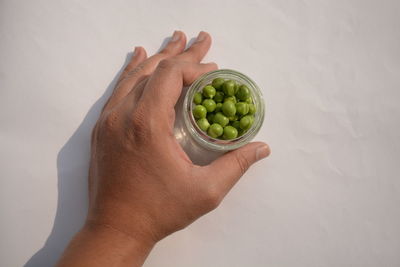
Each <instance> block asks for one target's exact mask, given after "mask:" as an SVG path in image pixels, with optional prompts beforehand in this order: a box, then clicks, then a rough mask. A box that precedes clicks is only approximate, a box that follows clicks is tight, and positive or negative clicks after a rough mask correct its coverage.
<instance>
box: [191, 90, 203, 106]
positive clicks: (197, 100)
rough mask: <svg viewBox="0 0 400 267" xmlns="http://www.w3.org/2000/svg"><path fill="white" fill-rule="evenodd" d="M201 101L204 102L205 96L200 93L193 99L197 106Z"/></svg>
mask: <svg viewBox="0 0 400 267" xmlns="http://www.w3.org/2000/svg"><path fill="white" fill-rule="evenodd" d="M201 101H203V95H202V94H201V93H200V92H196V93H195V94H194V97H193V102H194V103H195V104H196V105H200V104H201Z"/></svg>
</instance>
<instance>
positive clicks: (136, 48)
mask: <svg viewBox="0 0 400 267" xmlns="http://www.w3.org/2000/svg"><path fill="white" fill-rule="evenodd" d="M137 50H138V47H137V46H135V49H133V54H134V55H135V54H136V53H137Z"/></svg>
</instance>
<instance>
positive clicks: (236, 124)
mask: <svg viewBox="0 0 400 267" xmlns="http://www.w3.org/2000/svg"><path fill="white" fill-rule="evenodd" d="M231 125H232V126H233V127H235V128H236V130H239V129H240V122H239V121H237V120H236V121H232V122H231Z"/></svg>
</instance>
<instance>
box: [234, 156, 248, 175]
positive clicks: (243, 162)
mask: <svg viewBox="0 0 400 267" xmlns="http://www.w3.org/2000/svg"><path fill="white" fill-rule="evenodd" d="M235 159H236V162H237V165H238V166H239V169H240V174H241V175H243V174H244V173H245V172H246V171H247V170H248V169H249V167H250V161H249V160H248V159H247V157H245V155H243V153H236V154H235Z"/></svg>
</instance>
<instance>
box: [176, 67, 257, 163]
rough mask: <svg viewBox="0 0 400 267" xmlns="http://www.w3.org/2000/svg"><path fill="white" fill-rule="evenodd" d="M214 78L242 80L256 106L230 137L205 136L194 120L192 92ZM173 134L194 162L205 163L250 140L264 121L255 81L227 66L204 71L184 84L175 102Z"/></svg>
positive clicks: (199, 89)
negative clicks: (240, 129)
mask: <svg viewBox="0 0 400 267" xmlns="http://www.w3.org/2000/svg"><path fill="white" fill-rule="evenodd" d="M215 78H224V79H230V80H234V81H237V82H239V83H240V84H245V85H246V86H247V87H248V88H249V89H250V91H251V95H252V98H253V103H254V105H255V107H256V113H255V114H254V122H253V124H252V126H251V127H250V129H248V130H247V132H246V133H245V134H243V135H242V136H239V137H237V138H235V139H232V140H221V139H216V138H212V137H210V136H208V135H207V134H206V133H205V132H203V131H202V130H201V129H200V128H199V127H198V126H197V124H196V120H195V118H194V117H193V113H192V108H193V107H194V104H193V96H194V94H195V93H196V92H198V91H201V90H202V89H203V87H204V86H206V85H208V84H211V82H212V80H213V79H215ZM175 111H176V118H175V129H174V133H175V137H176V139H177V140H178V142H179V143H180V144H181V146H182V148H183V149H184V150H185V152H186V153H187V154H188V155H189V157H190V158H191V159H192V161H193V162H194V163H196V164H200V165H201V164H207V163H209V162H211V161H212V160H213V159H215V158H217V157H218V156H219V155H221V154H223V153H225V152H227V151H229V150H233V149H237V148H239V147H241V146H243V145H245V144H247V143H248V142H250V141H251V140H252V139H253V138H254V137H255V135H256V134H257V133H258V131H259V130H260V128H261V126H262V124H263V121H264V100H263V97H262V93H261V90H260V88H259V87H258V86H257V84H256V83H255V82H254V81H253V80H251V79H250V78H249V77H247V76H246V75H244V74H242V73H240V72H238V71H235V70H230V69H220V70H216V71H211V72H208V73H205V74H204V75H202V76H201V77H199V78H198V79H197V80H196V81H195V82H194V83H193V84H192V85H191V86H190V87H189V88H184V90H183V91H182V94H181V98H180V99H179V101H178V103H177V104H176V106H175Z"/></svg>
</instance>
